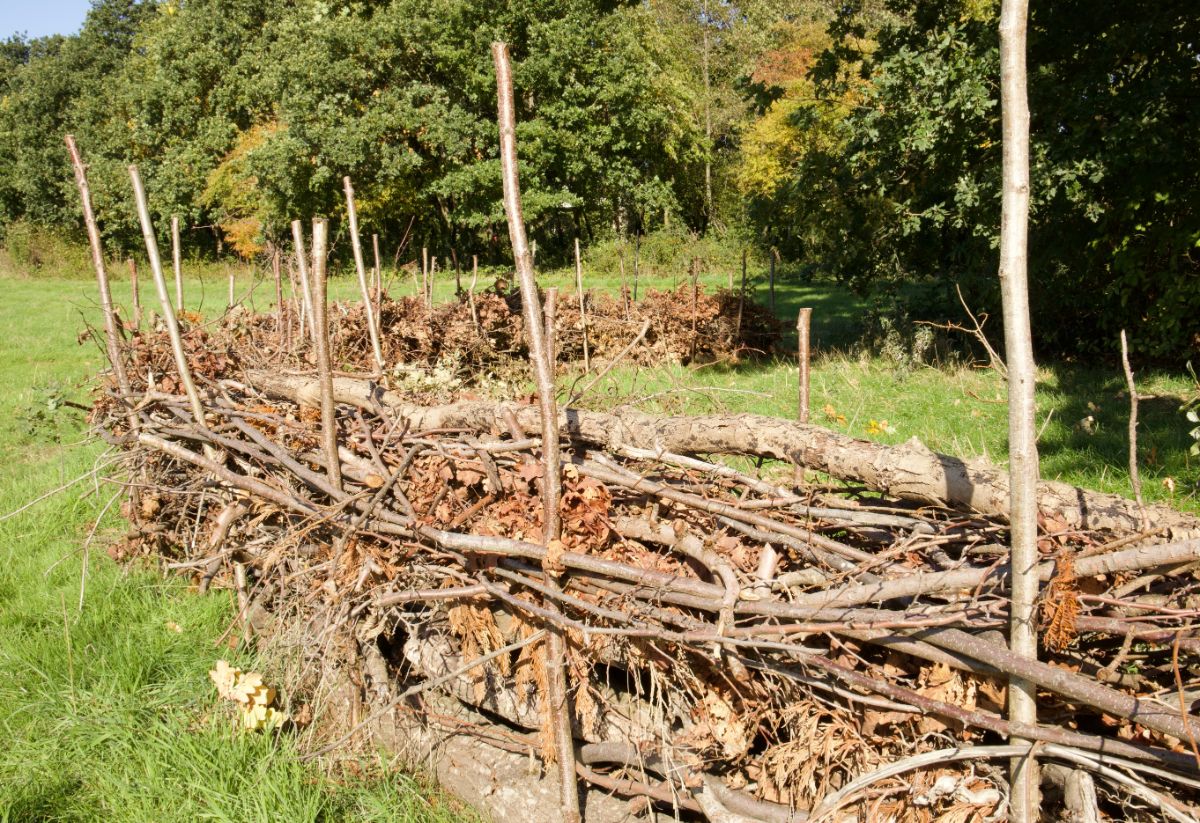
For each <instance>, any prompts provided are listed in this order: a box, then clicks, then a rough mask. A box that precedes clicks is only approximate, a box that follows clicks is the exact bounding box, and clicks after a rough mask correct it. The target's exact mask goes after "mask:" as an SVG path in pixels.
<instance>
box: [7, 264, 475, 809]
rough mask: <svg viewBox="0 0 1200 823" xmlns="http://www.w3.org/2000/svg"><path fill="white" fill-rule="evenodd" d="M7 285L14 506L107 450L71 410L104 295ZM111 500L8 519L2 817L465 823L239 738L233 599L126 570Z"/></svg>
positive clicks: (69, 286) (396, 785)
mask: <svg viewBox="0 0 1200 823" xmlns="http://www.w3.org/2000/svg"><path fill="white" fill-rule="evenodd" d="M0 287H2V288H3V291H4V297H3V298H2V299H0V329H4V334H3V336H2V337H0V466H3V468H0V514H6V513H10V512H13V511H14V510H16V509H17V508H19V507H20V506H21V505H22V504H25V503H27V502H28V501H30V500H32V499H34V498H36V497H37V496H38V495H40V494H42V493H44V492H46V491H47V490H50V489H53V488H55V487H57V486H59V485H60V484H63V483H65V482H67V481H69V480H71V479H73V478H77V477H80V476H83V475H85V474H87V473H88V472H89V471H90V470H91V469H92V468H94V467H96V466H98V465H103V461H104V459H105V458H104V452H103V450H102V449H101V447H100V446H98V445H96V444H95V443H90V442H86V441H85V440H84V431H83V425H82V418H81V415H80V413H78V412H77V411H75V410H73V409H71V408H70V407H64V406H63V405H61V401H62V400H64V399H66V400H74V401H79V402H83V403H86V401H87V382H88V377H89V375H90V374H91V373H92V372H93V371H94V369H96V367H97V364H98V363H99V361H100V357H99V354H98V349H97V348H96V347H95V345H93V344H92V343H91V342H90V341H88V342H85V343H84V344H83V345H79V344H78V343H77V342H76V335H77V334H78V332H79V331H80V330H81V329H82V327H83V319H84V318H85V317H86V318H87V319H88V320H93V321H94V320H95V319H96V317H97V315H96V313H95V312H94V311H93V310H92V306H93V304H94V302H95V301H94V298H93V296H92V292H93V288H94V287H93V286H92V285H91V284H90V283H88V282H86V281H63V280H57V281H31V280H15V279H3V280H0ZM197 292H198V289H197ZM147 297H148V295H147ZM81 312H82V314H81ZM114 493H115V489H114V488H113V487H112V486H110V485H106V484H103V483H100V482H99V481H97V480H96V479H95V478H94V477H89V478H88V479H86V480H85V481H83V482H79V483H77V484H75V485H74V486H72V487H71V488H70V489H68V490H66V491H64V492H62V493H59V494H56V495H54V496H51V497H49V498H47V499H46V500H44V501H43V502H40V503H38V504H36V505H34V506H32V507H30V508H29V509H28V510H26V511H24V512H22V513H19V514H16V515H8V516H6V517H5V519H4V520H3V521H0V672H3V675H2V676H0V821H4V822H5V823H33V822H34V821H101V820H103V821H130V822H131V823H132V821H138V822H139V823H140V822H141V821H145V823H157V822H158V821H195V820H216V821H230V823H234V822H236V823H244V822H245V821H264V823H265V821H349V820H354V821H359V820H364V821H367V820H377V821H385V820H386V821H422V823H424V821H450V820H456V819H461V818H462V815H461V814H459V813H457V812H456V810H455V808H454V807H453V806H451V805H449V804H448V803H447V802H446V801H445V800H444V799H442V798H440V797H439V796H437V795H436V794H435V793H432V792H430V791H428V790H426V789H423V788H422V787H420V786H418V785H416V784H415V783H414V782H413V781H412V780H411V779H409V778H407V777H404V776H402V775H395V774H391V773H388V772H387V770H386V769H382V768H374V767H373V765H372V764H365V765H366V768H364V769H363V770H362V771H363V773H365V774H368V775H371V777H370V778H367V779H358V778H348V777H347V778H339V779H336V780H335V779H332V778H331V777H330V776H329V775H327V774H326V773H324V772H322V771H321V769H320V768H319V767H317V766H314V765H309V764H305V763H302V762H301V761H300V760H299V758H298V757H297V752H296V747H295V745H294V742H293V740H292V739H291V738H290V737H288V736H287V735H284V736H281V737H279V738H274V737H270V736H265V735H261V734H244V733H241V732H240V731H238V730H237V729H236V727H235V725H234V724H233V723H232V722H231V721H232V718H231V717H230V716H229V715H228V714H227V713H226V712H225V711H224V710H223V709H221V707H220V706H218V704H217V701H216V698H215V694H214V692H213V689H212V686H211V683H210V682H209V679H208V675H207V672H208V670H209V669H210V668H211V667H212V665H213V662H214V660H216V659H217V658H218V657H225V658H227V659H230V660H232V661H234V662H236V663H237V664H239V665H241V666H243V667H253V666H254V665H255V661H254V660H253V658H252V657H251V656H250V655H249V654H248V653H246V652H244V651H241V652H239V651H234V650H231V649H230V648H229V647H228V646H226V645H223V644H220V645H219V644H218V640H219V639H220V638H221V637H222V636H223V635H224V634H225V631H226V629H227V627H228V626H229V624H230V621H231V619H232V617H233V609H232V604H231V599H230V596H229V593H228V592H223V591H214V592H212V593H210V594H209V595H207V596H205V597H197V596H195V595H194V594H192V593H189V592H188V591H187V588H186V586H185V585H184V583H183V582H182V581H180V580H175V579H163V578H162V577H161V576H159V575H158V574H155V573H153V572H152V571H151V570H148V569H146V570H140V571H139V570H133V571H127V570H125V569H122V568H120V567H118V566H117V565H116V564H115V563H113V562H112V561H111V560H110V559H109V558H108V556H107V555H106V554H105V551H104V548H105V544H106V541H107V540H109V539H110V538H111V536H112V535H113V534H114V532H115V530H116V529H117V528H118V519H117V517H115V515H114V512H113V510H112V508H109V509H108V510H107V511H106V510H105V509H106V506H107V505H108V504H109V503H110V501H112V499H113V495H114ZM114 506H115V504H114ZM97 520H99V525H98V526H97V532H96V539H95V540H94V541H93V542H92V543H91V545H90V546H89V547H88V548H87V550H86V551H84V549H83V547H84V545H85V540H86V538H87V536H88V535H89V533H90V532H91V530H92V527H93V526H94V525H96V523H97ZM85 568H86V570H87V576H86V580H85V579H84V577H83V571H84V569H85ZM81 587H82V589H83V601H82V608H81V606H80V600H81Z"/></svg>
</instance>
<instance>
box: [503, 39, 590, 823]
mask: <svg viewBox="0 0 1200 823" xmlns="http://www.w3.org/2000/svg"><path fill="white" fill-rule="evenodd" d="M492 59H493V62H494V63H495V65H496V98H497V120H498V121H499V126H500V163H501V176H502V179H503V182H504V212H505V215H506V216H507V218H508V234H509V239H510V240H511V242H512V249H513V261H514V263H515V265H516V269H517V279H518V280H519V281H520V285H521V310H522V314H523V315H524V319H525V333H526V335H527V337H528V340H529V354H530V359H531V360H532V361H533V370H534V376H535V378H536V379H537V389H538V403H539V406H540V407H541V413H542V454H543V457H544V459H545V463H546V472H545V478H544V483H543V492H544V493H543V497H542V507H543V511H544V513H545V533H544V536H543V539H544V542H545V543H546V544H547V546H549V544H550V543H551V541H556V540H557V539H558V537H559V534H560V531H561V527H562V522H561V519H560V516H559V510H558V505H559V497H560V491H561V484H562V467H561V463H560V459H559V445H558V408H557V402H556V400H555V396H554V373H553V370H552V369H553V363H552V362H551V360H550V355H549V353H548V352H547V350H546V346H545V339H544V338H545V330H544V327H543V325H542V323H543V322H544V321H543V318H542V317H541V316H540V315H541V312H540V311H539V308H540V305H539V303H540V301H539V300H538V289H537V280H536V279H535V278H534V273H533V257H532V255H531V253H530V249H529V243H528V240H527V238H526V236H525V220H524V216H523V214H522V210H521V184H520V180H519V177H518V169H517V129H516V122H517V121H516V112H515V111H514V105H513V86H512V67H511V66H510V64H509V59H508V46H507V45H506V44H504V43H493V44H492ZM545 571H546V572H547V581H548V582H550V581H553V580H554V574H555V573H556V571H555V570H554V569H552V568H546V569H545ZM552 585H557V584H556V583H552ZM548 647H549V648H548V649H547V654H546V680H547V694H546V702H547V704H548V714H549V716H550V724H551V731H552V734H553V737H554V742H555V746H554V748H555V753H556V755H557V759H558V772H559V809H560V818H561V819H562V820H563V821H565V822H566V823H579V820H580V814H579V790H578V788H577V786H576V782H575V747H574V743H573V739H572V732H571V719H570V707H569V706H568V705H567V684H566V672H565V671H564V668H565V666H564V664H565V658H566V649H565V645H564V641H563V636H562V633H561V631H552V632H551V633H550V635H549V640H548Z"/></svg>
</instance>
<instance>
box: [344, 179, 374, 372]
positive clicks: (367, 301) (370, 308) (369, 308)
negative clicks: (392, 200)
mask: <svg viewBox="0 0 1200 823" xmlns="http://www.w3.org/2000/svg"><path fill="white" fill-rule="evenodd" d="M342 185H343V186H344V187H345V190H346V212H347V213H348V214H349V216H350V248H351V249H352V250H353V252H354V269H355V271H356V272H357V273H358V288H359V290H360V291H361V292H362V299H363V310H364V311H366V313H367V334H368V336H369V337H370V338H371V352H372V353H373V354H374V355H375V365H376V366H377V367H379V369H380V370H381V371H382V370H383V349H382V348H381V347H380V345H379V325H378V324H377V323H376V322H375V305H374V303H372V302H371V289H370V287H368V286H367V267H366V264H365V263H364V262H363V253H362V243H361V242H360V241H359V236H358V209H357V208H355V206H354V186H353V185H352V184H351V182H350V175H346V176H345V177H343V178H342Z"/></svg>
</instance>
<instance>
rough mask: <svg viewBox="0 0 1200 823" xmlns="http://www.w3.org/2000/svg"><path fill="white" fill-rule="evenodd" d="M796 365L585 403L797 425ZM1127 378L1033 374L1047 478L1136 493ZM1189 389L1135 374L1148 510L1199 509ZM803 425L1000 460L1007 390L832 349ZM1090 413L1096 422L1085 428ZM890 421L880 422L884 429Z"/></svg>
mask: <svg viewBox="0 0 1200 823" xmlns="http://www.w3.org/2000/svg"><path fill="white" fill-rule="evenodd" d="M798 389H799V387H798V378H797V370H796V366H795V364H794V363H793V362H791V361H788V360H772V361H767V362H762V363H746V364H741V365H738V366H734V367H728V366H723V365H713V366H708V367H702V368H687V367H682V366H663V367H659V368H655V369H631V368H624V369H618V370H616V371H615V372H614V374H613V375H612V376H611V379H609V380H607V381H606V382H605V383H603V384H601V385H600V386H598V387H597V388H596V389H595V390H593V397H592V398H591V399H590V400H589V402H590V403H591V404H593V405H601V406H611V405H612V404H614V403H617V402H621V401H622V400H624V399H626V398H630V397H633V398H648V400H646V401H644V402H642V403H640V405H641V407H642V408H644V409H646V410H651V411H659V412H668V413H696V414H704V413H717V412H752V413H756V414H768V415H775V416H779V417H792V418H794V417H795V415H796V413H797V397H798V393H799V392H798ZM1124 390H1125V384H1124V378H1123V377H1121V376H1119V375H1118V374H1116V373H1113V372H1112V371H1105V370H1103V369H1100V368H1081V367H1078V366H1070V367H1067V366H1049V367H1043V368H1041V369H1040V370H1039V372H1038V385H1037V402H1038V427H1039V431H1040V433H1041V434H1040V437H1039V440H1038V448H1039V453H1040V457H1041V472H1042V477H1043V478H1045V479H1052V480H1062V481H1064V482H1067V483H1072V484H1075V485H1079V486H1084V487H1087V488H1092V489H1097V490H1100V491H1106V492H1112V493H1115V494H1122V495H1125V496H1132V491H1131V488H1130V484H1129V471H1128V440H1127V425H1128V413H1129V406H1128V401H1127V399H1126V396H1125V392H1124ZM1192 391H1194V387H1193V384H1192V383H1191V382H1190V380H1188V379H1187V378H1186V377H1183V376H1178V375H1167V374H1158V373H1145V374H1140V375H1138V393H1139V394H1141V395H1143V396H1144V395H1146V394H1153V395H1155V397H1154V398H1153V399H1149V400H1142V402H1141V404H1140V408H1139V426H1138V447H1139V455H1140V461H1139V471H1140V474H1141V477H1142V486H1143V494H1144V497H1145V499H1146V500H1147V501H1161V502H1166V503H1170V504H1172V505H1174V506H1176V507H1177V508H1180V509H1183V510H1188V511H1200V501H1198V500H1197V482H1198V481H1200V460H1197V459H1196V458H1194V457H1189V455H1188V443H1189V439H1188V437H1187V430H1186V426H1185V421H1184V418H1183V415H1182V414H1181V413H1180V412H1179V406H1180V403H1181V402H1182V399H1183V398H1184V397H1185V396H1187V395H1188V393H1189V392H1192ZM810 409H811V418H810V419H811V420H812V422H813V423H816V424H818V425H823V426H827V427H829V428H831V429H834V430H837V431H841V432H844V433H846V434H850V435H853V436H855V437H861V438H866V439H870V440H876V441H879V442H883V443H892V444H896V443H901V442H903V441H905V440H907V439H909V438H911V437H917V438H919V439H920V440H921V441H922V442H923V443H925V445H927V446H928V447H929V448H931V449H934V450H935V451H942V452H947V453H950V454H954V455H957V456H960V457H965V458H976V457H983V458H987V459H989V460H991V461H993V462H996V463H1000V464H1004V462H1005V461H1006V459H1007V431H1008V429H1007V427H1008V422H1007V408H1006V406H1005V404H1004V385H1003V381H1002V380H1001V379H1000V378H999V377H998V376H997V375H996V374H995V373H994V372H992V371H990V370H979V369H972V368H969V367H954V368H944V369H934V368H918V369H916V370H903V369H896V368H894V367H891V366H889V365H888V364H887V363H885V362H883V361H882V360H880V359H874V358H866V357H862V358H859V357H853V356H849V355H846V354H843V353H839V352H836V351H834V352H824V353H820V354H818V355H817V356H816V358H815V360H814V362H813V366H812V381H811V402H810ZM1088 416H1091V417H1093V418H1094V420H1095V422H1094V424H1091V425H1085V424H1083V423H1082V422H1081V421H1083V419H1084V418H1086V417H1088ZM885 424H886V425H885Z"/></svg>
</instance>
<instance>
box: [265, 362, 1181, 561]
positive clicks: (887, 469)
mask: <svg viewBox="0 0 1200 823" xmlns="http://www.w3.org/2000/svg"><path fill="white" fill-rule="evenodd" d="M247 380H248V381H249V382H250V383H252V384H253V385H254V386H255V387H256V388H257V389H259V390H261V391H264V392H266V393H268V394H271V395H274V396H277V397H283V398H287V399H289V400H292V401H294V402H298V403H301V404H304V405H307V406H310V407H312V408H317V407H318V404H319V402H320V401H319V397H320V394H319V392H318V391H317V386H316V381H315V380H314V379H313V378H311V377H303V376H299V375H286V374H279V373H275V372H267V371H250V372H248V373H247ZM334 396H335V398H336V400H337V402H339V403H347V404H350V405H354V406H358V407H360V408H363V409H374V408H377V407H376V406H375V405H374V403H375V400H374V399H373V396H372V393H371V387H370V384H369V383H368V382H367V381H365V380H356V379H353V378H349V377H339V378H335V379H334ZM380 402H381V403H382V404H383V405H384V406H387V407H388V408H390V409H392V410H393V411H394V412H395V413H397V414H399V415H400V416H401V417H403V418H404V419H406V420H407V421H409V424H410V425H409V428H410V429H411V430H412V431H429V430H432V429H442V428H467V429H482V430H487V429H490V428H492V427H497V428H499V429H501V430H504V429H505V428H506V425H505V423H504V417H505V414H506V413H512V414H515V415H516V418H517V420H518V421H519V422H520V423H521V425H522V427H523V428H525V429H527V430H528V431H537V430H538V429H539V428H540V426H541V423H540V420H539V417H538V409H537V408H536V407H533V406H527V405H522V404H520V403H493V402H484V401H469V402H462V403H454V404H451V405H446V406H417V405H411V404H409V403H406V402H405V400H404V398H403V396H402V395H400V394H396V393H393V392H385V393H384V394H383V396H382V397H381V398H380ZM558 420H559V430H560V431H562V432H565V433H566V434H567V435H568V436H569V437H571V438H572V439H574V440H578V441H581V442H585V443H593V444H596V445H599V446H604V447H606V448H609V449H614V450H616V449H618V448H620V447H622V446H629V447H632V448H639V449H651V450H661V451H667V452H674V453H679V454H688V453H692V454H697V453H698V454H739V455H749V456H752V457H766V458H773V459H777V460H788V461H791V462H793V463H795V464H797V465H800V466H804V467H805V468H808V469H812V470H815V471H820V472H824V473H826V474H829V475H831V476H833V477H836V478H838V479H841V480H847V481H850V482H856V483H862V484H863V485H865V486H868V487H869V488H871V489H873V490H875V491H879V492H883V493H884V494H888V495H891V496H893V497H897V498H900V499H903V500H913V501H918V502H922V503H933V504H943V505H950V506H954V507H957V508H962V509H969V510H973V511H977V512H980V513H981V514H985V515H989V516H999V517H1005V516H1007V515H1008V512H1009V476H1008V473H1007V472H1004V471H1003V470H1001V469H999V468H997V467H995V466H993V465H991V464H989V463H987V462H985V461H983V460H971V461H967V460H963V459H962V458H959V457H954V456H952V455H947V454H939V453H937V452H934V451H931V450H930V449H929V448H927V447H926V446H925V445H924V444H923V443H921V442H920V441H919V440H917V439H916V438H913V439H912V440H909V441H908V442H907V443H904V444H902V445H899V446H888V445H885V444H882V443H875V442H872V441H869V440H859V439H856V438H853V437H850V436H848V435H845V434H841V433H839V432H835V431H831V430H829V429H825V428H822V427H821V426H814V425H811V424H809V425H805V424H801V423H796V422H794V421H791V420H783V419H780V418H775V417H764V416H761V415H755V414H732V415H718V416H711V417H658V416H654V415H650V414H645V413H643V412H639V411H637V410H634V409H621V410H619V411H616V412H612V413H606V412H595V411H585V410H583V409H575V408H562V409H559V415H558ZM1036 500H1037V505H1038V509H1039V510H1040V511H1043V512H1047V513H1049V512H1053V513H1054V514H1055V516H1056V517H1057V518H1060V519H1062V520H1063V521H1064V522H1065V525H1066V526H1067V527H1069V528H1074V529H1085V530H1094V529H1099V530H1109V531H1114V532H1120V533H1124V534H1130V533H1137V532H1140V531H1141V522H1142V521H1141V513H1140V512H1139V510H1138V507H1137V504H1136V503H1134V502H1133V501H1132V500H1127V499H1126V498H1124V497H1120V496H1118V495H1115V494H1104V493H1102V492H1095V491H1090V490H1087V489H1082V488H1079V487H1077V486H1071V485H1069V484H1067V483H1058V482H1054V481H1043V482H1041V483H1039V484H1038V487H1037V497H1036ZM1149 514H1150V517H1151V519H1152V520H1153V522H1155V523H1157V524H1160V525H1162V526H1165V527H1168V528H1169V530H1170V536H1171V537H1172V538H1173V539H1176V540H1183V539H1189V538H1196V537H1200V520H1197V518H1195V517H1192V516H1190V515H1184V514H1180V513H1179V512H1176V511H1173V510H1171V509H1169V508H1167V507H1165V506H1158V507H1155V508H1154V509H1152V510H1150V512H1149Z"/></svg>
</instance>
